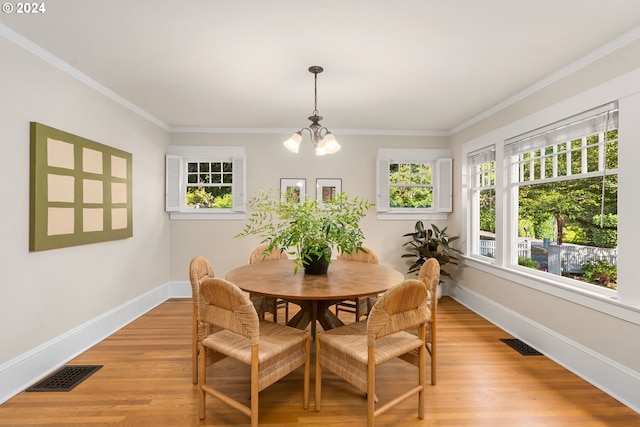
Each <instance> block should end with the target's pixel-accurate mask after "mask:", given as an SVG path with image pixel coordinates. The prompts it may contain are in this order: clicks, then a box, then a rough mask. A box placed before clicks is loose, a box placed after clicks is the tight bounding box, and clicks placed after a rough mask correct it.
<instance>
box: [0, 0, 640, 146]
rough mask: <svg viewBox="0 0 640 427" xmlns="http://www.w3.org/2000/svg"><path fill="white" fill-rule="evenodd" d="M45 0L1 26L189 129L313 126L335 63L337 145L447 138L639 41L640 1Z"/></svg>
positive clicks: (3, 18) (328, 115) (5, 16)
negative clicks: (352, 137)
mask: <svg viewBox="0 0 640 427" xmlns="http://www.w3.org/2000/svg"><path fill="white" fill-rule="evenodd" d="M13 3H15V2H13ZM43 3H44V4H45V7H46V11H45V12H44V13H41V14H32V15H18V14H16V13H15V11H14V13H2V14H0V24H4V25H5V26H6V27H4V29H3V28H1V27H0V30H2V31H0V34H5V36H6V35H7V34H9V36H10V37H9V38H11V39H13V40H14V41H15V40H16V39H18V40H19V41H20V40H22V41H21V42H20V43H21V44H23V45H28V44H29V43H28V41H31V42H33V43H35V44H36V45H38V46H40V47H41V48H42V49H44V50H46V51H48V52H50V53H51V54H53V55H54V56H55V57H56V58H57V59H53V61H54V62H55V61H58V59H59V60H60V61H63V62H64V63H66V64H68V65H70V66H71V67H73V68H75V69H77V70H79V71H80V72H81V73H83V74H86V75H87V76H89V78H90V79H92V80H95V81H96V82H98V83H99V84H100V85H102V86H104V87H106V88H107V89H109V90H110V91H113V92H114V93H115V94H117V95H118V96H119V97H122V98H123V99H124V100H126V101H128V102H130V103H131V104H133V105H135V106H136V107H138V108H139V109H141V110H143V111H145V112H146V113H148V114H149V115H151V116H153V117H154V118H155V119H157V121H159V122H162V123H163V124H164V125H166V127H167V128H169V129H174V130H179V128H193V127H200V128H211V129H244V130H248V131H250V130H256V129H262V130H271V131H283V130H284V131H286V132H289V131H293V130H297V129H299V128H301V127H303V126H307V125H308V124H309V122H308V121H307V119H306V118H307V116H309V115H311V113H312V110H313V74H311V73H309V72H308V71H307V69H308V68H309V66H311V65H320V66H322V67H324V69H325V71H324V73H322V74H320V75H319V76H318V111H319V113H320V115H322V116H324V117H325V119H324V120H323V122H322V124H323V125H325V126H327V127H329V128H330V129H331V130H332V131H333V132H334V133H338V131H339V130H342V131H344V132H355V131H368V132H372V131H373V132H377V131H386V132H390V133H392V132H391V131H401V132H408V133H417V134H421V133H425V134H428V133H431V132H442V133H448V132H451V131H452V130H455V129H456V128H458V129H459V128H461V127H464V126H465V124H467V123H471V122H473V120H474V118H476V117H478V115H480V114H482V113H483V112H485V111H487V110H491V109H494V108H496V106H499V105H505V104H508V103H509V100H512V99H516V98H517V97H518V96H519V94H522V93H525V92H527V91H531V90H532V88H535V87H538V86H539V85H540V82H544V81H549V79H550V78H552V77H553V76H554V75H559V74H562V72H563V70H570V69H573V68H576V67H577V65H578V64H584V63H585V58H593V57H594V52H596V53H597V52H606V51H608V50H609V49H611V48H612V47H613V46H619V45H620V44H621V43H625V42H626V41H629V40H635V39H637V38H639V37H640V1H638V0H606V1H602V0H535V1H525V0H449V1H444V0H399V1H389V0H323V1H315V2H310V1H304V0H271V1H266V0H263V1H258V0H253V1H252V0H188V1H184V0H91V1H89V0H54V1H46V2H43ZM14 32H15V33H17V34H15V33H14ZM23 37H24V39H26V40H28V41H25V40H23V39H22V38H23ZM35 49H36V50H37V47H36V48H35ZM6 65H7V64H3V65H2V66H6Z"/></svg>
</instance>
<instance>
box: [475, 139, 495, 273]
mask: <svg viewBox="0 0 640 427" xmlns="http://www.w3.org/2000/svg"><path fill="white" fill-rule="evenodd" d="M491 164H492V165H491ZM485 165H489V166H488V169H484V166H485ZM467 166H468V168H469V214H470V221H469V224H470V227H469V235H470V239H469V241H470V246H469V249H470V254H471V255H472V256H475V257H479V258H480V259H483V260H485V261H487V262H490V263H493V262H495V258H496V252H497V251H498V250H499V244H498V242H499V241H498V239H497V236H495V232H494V242H495V251H494V252H493V256H492V257H490V256H487V255H482V254H481V253H480V240H481V239H480V235H481V230H480V216H481V215H480V213H481V212H480V196H481V193H482V192H483V191H485V190H491V189H493V191H494V194H495V195H496V200H497V198H498V197H497V191H496V175H497V169H498V164H497V162H496V146H495V144H492V145H489V146H487V147H484V148H482V149H479V150H476V151H474V152H471V153H469V154H468V155H467ZM487 173H488V174H489V175H492V176H493V178H490V179H489V181H490V182H489V184H488V185H483V184H482V183H480V182H479V179H480V180H482V181H483V182H484V179H483V178H481V175H485V174H487ZM491 181H492V182H491ZM493 215H494V223H496V226H497V218H496V217H497V207H496V206H494V214H493Z"/></svg>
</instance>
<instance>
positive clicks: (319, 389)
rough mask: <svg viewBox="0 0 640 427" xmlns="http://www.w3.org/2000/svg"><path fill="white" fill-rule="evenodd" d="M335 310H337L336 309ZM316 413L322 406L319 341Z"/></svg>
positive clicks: (318, 347) (317, 344) (317, 341)
mask: <svg viewBox="0 0 640 427" xmlns="http://www.w3.org/2000/svg"><path fill="white" fill-rule="evenodd" d="M336 310H337V308H336ZM315 383H316V395H315V401H316V403H315V406H316V412H320V407H321V406H322V367H321V366H320V340H318V339H316V381H315Z"/></svg>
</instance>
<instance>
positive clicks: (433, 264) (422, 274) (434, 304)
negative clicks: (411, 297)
mask: <svg viewBox="0 0 640 427" xmlns="http://www.w3.org/2000/svg"><path fill="white" fill-rule="evenodd" d="M418 280H421V281H422V282H424V284H425V285H426V286H427V290H428V291H429V293H428V297H427V304H428V307H429V311H430V314H431V315H430V317H429V320H428V321H427V326H426V337H425V345H426V348H427V352H428V353H429V356H430V357H431V384H432V385H436V347H437V346H436V313H437V311H438V284H439V283H440V263H439V262H438V261H437V260H436V259H435V258H429V259H427V260H426V261H425V262H424V263H423V264H422V267H420V271H419V272H418ZM410 332H413V333H414V334H417V332H418V330H417V329H416V328H414V329H413V330H411V331H410ZM402 359H404V360H406V361H407V362H410V363H413V364H414V365H415V364H416V363H418V353H417V352H416V351H414V352H411V353H408V354H405V355H403V356H402Z"/></svg>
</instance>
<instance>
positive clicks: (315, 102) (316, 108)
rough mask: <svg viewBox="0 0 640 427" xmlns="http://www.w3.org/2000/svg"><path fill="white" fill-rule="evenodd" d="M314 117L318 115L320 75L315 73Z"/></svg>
mask: <svg viewBox="0 0 640 427" xmlns="http://www.w3.org/2000/svg"><path fill="white" fill-rule="evenodd" d="M313 115H314V116H317V115H318V73H313Z"/></svg>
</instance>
